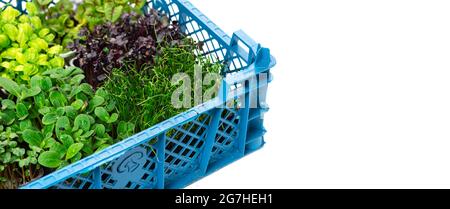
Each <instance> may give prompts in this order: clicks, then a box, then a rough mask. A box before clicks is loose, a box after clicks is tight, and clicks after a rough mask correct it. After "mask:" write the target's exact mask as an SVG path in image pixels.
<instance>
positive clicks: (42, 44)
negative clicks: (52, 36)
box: [28, 38, 48, 51]
mask: <svg viewBox="0 0 450 209" xmlns="http://www.w3.org/2000/svg"><path fill="white" fill-rule="evenodd" d="M28 45H29V46H30V47H32V48H35V49H37V50H38V51H40V50H47V49H48V43H47V41H45V40H44V39H41V38H35V39H33V40H31V41H29V42H28Z"/></svg>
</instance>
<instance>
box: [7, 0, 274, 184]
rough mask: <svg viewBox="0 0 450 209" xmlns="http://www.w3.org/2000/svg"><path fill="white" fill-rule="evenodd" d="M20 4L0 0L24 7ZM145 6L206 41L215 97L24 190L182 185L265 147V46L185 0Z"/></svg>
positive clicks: (156, 0)
mask: <svg viewBox="0 0 450 209" xmlns="http://www.w3.org/2000/svg"><path fill="white" fill-rule="evenodd" d="M25 2H26V1H23V0H18V1H5V0H0V4H3V5H4V4H6V3H8V4H11V5H13V6H14V7H15V8H17V9H19V10H20V11H22V12H25V11H24V8H25ZM149 8H155V9H158V10H160V11H162V12H164V13H165V14H167V15H168V16H169V17H170V19H171V20H173V21H178V22H179V24H180V25H181V26H182V28H183V30H184V32H185V33H186V34H188V35H189V36H191V37H192V38H193V39H195V40H196V41H201V42H203V43H204V44H203V54H202V55H203V56H207V57H209V58H210V59H212V60H213V61H215V62H221V63H224V64H225V65H226V66H227V67H226V70H225V71H224V72H225V73H224V75H223V81H222V86H221V89H220V93H219V96H218V97H217V98H215V99H213V100H211V101H208V102H206V103H204V104H202V105H200V106H197V107H195V108H192V109H190V110H189V111H186V112H184V113H182V114H180V115H178V116H176V117H173V118H171V119H169V120H166V121H164V122H162V123H160V124H158V125H156V126H153V127H152V128H150V129H148V130H145V131H143V132H141V133H138V134H136V135H134V136H132V137H130V138H128V139H126V140H124V141H122V142H120V143H117V144H115V145H112V146H110V147H109V148H107V149H104V150H102V151H101V152H98V153H96V154H94V155H91V156H89V157H86V158H84V159H82V160H80V161H78V162H76V163H74V164H71V165H69V166H67V167H65V168H63V169H60V170H57V171H55V172H53V173H51V174H49V175H46V176H44V177H42V178H40V179H38V180H35V181H33V182H30V183H28V184H26V185H23V186H22V187H21V188H22V189H45V188H51V189H166V188H167V189H174V188H175V189H176V188H184V187H186V186H188V185H190V184H192V183H194V182H196V181H198V180H199V179H201V178H203V177H205V176H208V175H210V174H212V173H214V172H215V171H217V170H219V169H221V168H223V167H225V166H227V165H229V164H230V163H233V162H235V161H236V160H239V159H240V158H242V157H244V156H246V155H248V154H250V153H252V152H254V151H256V150H258V149H260V148H261V147H262V146H263V145H264V134H265V132H266V130H265V129H264V127H263V116H264V114H265V113H266V112H267V110H268V108H267V105H266V103H265V102H266V92H267V87H268V83H270V81H271V75H270V69H271V68H272V67H274V66H275V63H276V61H275V59H274V57H272V56H271V55H270V50H269V49H267V48H263V47H261V45H260V44H257V43H256V42H255V41H253V40H252V39H251V38H250V37H249V36H248V35H246V34H245V33H244V32H243V31H237V32H235V33H234V34H233V35H232V37H229V36H228V35H226V34H225V33H224V32H223V31H222V30H221V29H220V28H219V27H217V26H216V25H215V24H214V23H213V22H212V21H211V20H209V19H208V18H207V17H206V16H205V15H204V14H202V13H201V12H200V11H199V10H198V9H197V8H195V7H194V6H193V5H192V4H191V3H190V2H189V1H187V0H150V1H148V2H147V5H146V7H145V8H144V10H145V11H149ZM230 12H232V11H230ZM236 172H239V171H236ZM232 178H235V176H230V182H231V181H232Z"/></svg>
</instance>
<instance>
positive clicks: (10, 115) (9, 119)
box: [0, 110, 16, 125]
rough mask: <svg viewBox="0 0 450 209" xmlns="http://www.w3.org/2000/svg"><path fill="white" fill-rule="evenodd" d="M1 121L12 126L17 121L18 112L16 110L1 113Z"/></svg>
mask: <svg viewBox="0 0 450 209" xmlns="http://www.w3.org/2000/svg"><path fill="white" fill-rule="evenodd" d="M0 120H1V121H3V123H4V124H6V125H11V124H12V123H14V121H15V120H16V112H15V111H14V110H6V111H3V112H0Z"/></svg>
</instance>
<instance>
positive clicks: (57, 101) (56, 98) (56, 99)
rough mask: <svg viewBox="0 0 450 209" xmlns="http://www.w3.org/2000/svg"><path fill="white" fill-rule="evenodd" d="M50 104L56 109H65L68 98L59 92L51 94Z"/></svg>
mask: <svg viewBox="0 0 450 209" xmlns="http://www.w3.org/2000/svg"><path fill="white" fill-rule="evenodd" d="M49 97H50V102H51V103H52V104H53V105H54V106H55V107H63V106H65V105H66V104H67V99H66V97H65V96H64V95H63V94H62V93H61V92H59V91H53V92H51V93H50V96H49Z"/></svg>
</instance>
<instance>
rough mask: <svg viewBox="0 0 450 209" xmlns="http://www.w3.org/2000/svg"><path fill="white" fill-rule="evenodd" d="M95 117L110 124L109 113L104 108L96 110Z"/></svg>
mask: <svg viewBox="0 0 450 209" xmlns="http://www.w3.org/2000/svg"><path fill="white" fill-rule="evenodd" d="M95 115H96V116H97V117H98V118H99V119H100V120H102V121H103V122H108V120H109V113H108V111H106V109H105V108H104V107H97V108H95Z"/></svg>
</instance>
